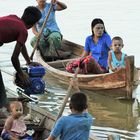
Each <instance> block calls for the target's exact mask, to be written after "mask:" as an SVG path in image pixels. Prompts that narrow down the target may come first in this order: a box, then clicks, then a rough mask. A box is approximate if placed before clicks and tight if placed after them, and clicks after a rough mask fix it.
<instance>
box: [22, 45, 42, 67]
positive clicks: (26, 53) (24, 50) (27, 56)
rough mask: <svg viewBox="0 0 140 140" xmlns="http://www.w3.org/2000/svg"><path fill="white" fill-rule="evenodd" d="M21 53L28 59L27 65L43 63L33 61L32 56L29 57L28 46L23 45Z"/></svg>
mask: <svg viewBox="0 0 140 140" xmlns="http://www.w3.org/2000/svg"><path fill="white" fill-rule="evenodd" d="M21 53H22V55H23V57H24V59H25V60H26V62H27V65H30V66H40V65H41V64H39V63H38V62H32V61H31V60H30V57H29V55H28V52H27V49H26V46H23V47H22V50H21Z"/></svg>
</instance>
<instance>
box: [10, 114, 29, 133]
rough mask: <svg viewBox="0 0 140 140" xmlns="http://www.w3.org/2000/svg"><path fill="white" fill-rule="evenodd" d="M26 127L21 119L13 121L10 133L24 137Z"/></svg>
mask: <svg viewBox="0 0 140 140" xmlns="http://www.w3.org/2000/svg"><path fill="white" fill-rule="evenodd" d="M26 129H27V128H26V125H25V123H24V120H23V117H20V118H19V119H16V120H14V121H13V125H12V128H11V131H12V132H14V133H16V134H17V135H18V136H24V135H25V131H26Z"/></svg>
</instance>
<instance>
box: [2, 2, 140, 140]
mask: <svg viewBox="0 0 140 140" xmlns="http://www.w3.org/2000/svg"><path fill="white" fill-rule="evenodd" d="M62 1H63V2H65V3H66V4H67V6H68V8H67V10H64V11H61V12H58V13H57V21H58V24H59V27H60V29H61V31H62V33H63V36H64V38H66V39H68V40H71V41H73V42H76V43H78V44H82V45H84V41H85V38H86V36H87V35H89V34H91V29H90V24H91V21H92V19H94V18H96V17H99V18H102V19H103V20H104V22H105V26H106V30H107V32H108V33H109V34H110V35H111V37H113V36H116V35H117V36H121V37H122V38H123V40H124V48H123V51H124V52H125V53H127V54H128V55H134V56H135V65H136V66H137V67H140V61H139V58H140V56H139V50H140V49H139V44H140V39H139V37H140V30H139V25H140V16H139V15H140V10H139V7H140V1H138V0H133V1H132V0H117V1H116V0H106V1H104V0H98V1H95V0H88V1H85V0H77V1H75V0H62ZM29 5H36V0H30V1H29V0H19V1H17V0H12V1H11V0H4V1H3V0H1V2H0V16H4V15H7V14H17V15H18V16H21V15H22V12H23V10H24V8H25V7H27V6H29ZM32 36H33V34H32V32H31V30H29V38H28V40H27V44H26V45H27V47H28V51H29V53H31V52H32V48H31V47H30V43H29V42H30V39H31V37H32ZM14 44H15V43H9V44H6V45H4V46H3V47H1V48H0V56H1V60H0V66H1V68H2V69H4V70H6V71H8V72H9V73H10V74H12V73H13V72H14V69H13V68H12V65H11V62H10V57H11V53H12V51H13V48H14ZM20 59H21V63H22V64H24V60H23V58H22V57H21V58H20ZM3 78H4V82H5V85H6V86H8V87H9V88H11V89H12V90H16V87H15V86H14V85H13V82H12V81H13V77H12V76H10V75H7V74H5V73H3ZM55 81H56V80H55V79H53V78H52V77H49V76H48V78H47V81H46V85H47V89H48V90H49V91H50V93H48V94H46V95H45V96H39V99H40V101H41V103H40V104H39V105H40V106H41V107H43V108H46V107H47V108H49V111H51V112H53V113H54V114H55V113H57V112H58V109H59V106H60V105H61V104H62V99H63V97H64V96H65V93H66V92H67V88H68V87H66V86H64V85H60V84H58V83H57V82H55ZM84 92H85V93H86V94H87V96H88V99H89V105H88V106H89V112H90V113H91V114H92V115H93V116H94V117H95V120H94V124H93V127H92V130H93V132H94V134H95V135H97V136H99V137H100V139H106V136H107V135H108V134H110V133H113V134H119V135H121V137H122V139H135V140H140V106H139V102H140V87H138V88H137V89H136V90H135V91H134V95H135V96H136V99H135V100H133V101H128V100H116V99H112V98H109V97H106V96H103V95H97V94H96V93H93V92H91V91H84ZM64 113H65V114H67V113H69V110H68V105H67V107H66V109H65V112H64Z"/></svg>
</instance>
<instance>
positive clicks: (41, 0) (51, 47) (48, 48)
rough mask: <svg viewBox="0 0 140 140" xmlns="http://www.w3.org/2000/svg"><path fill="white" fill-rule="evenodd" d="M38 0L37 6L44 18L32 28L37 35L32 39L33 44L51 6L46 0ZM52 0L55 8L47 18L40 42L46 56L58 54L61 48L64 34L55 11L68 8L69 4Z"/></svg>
mask: <svg viewBox="0 0 140 140" xmlns="http://www.w3.org/2000/svg"><path fill="white" fill-rule="evenodd" d="M36 1H37V3H38V5H37V8H38V9H39V10H40V11H41V13H42V18H41V19H40V20H39V22H37V23H36V25H35V26H33V28H32V31H33V33H34V35H35V37H34V38H33V39H32V40H31V45H32V46H34V45H35V42H36V40H37V37H38V34H39V31H40V29H41V27H42V25H43V23H44V20H45V18H46V16H47V14H48V11H49V9H50V6H51V3H47V2H46V0H36ZM51 2H52V3H53V8H52V11H51V13H50V15H49V18H48V20H47V23H46V26H45V28H44V30H43V35H42V36H41V39H40V42H39V49H40V51H41V54H42V55H43V56H44V57H46V56H55V55H57V54H56V49H61V40H62V35H61V32H60V29H59V27H58V25H57V22H56V19H55V12H56V11H61V10H64V9H66V8H67V6H66V5H65V4H64V3H62V2H60V1H57V0H52V1H51Z"/></svg>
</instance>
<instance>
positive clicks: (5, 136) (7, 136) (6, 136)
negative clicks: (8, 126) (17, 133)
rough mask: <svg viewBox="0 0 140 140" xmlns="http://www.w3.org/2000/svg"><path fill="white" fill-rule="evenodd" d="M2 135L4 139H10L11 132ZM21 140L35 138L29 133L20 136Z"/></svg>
mask: <svg viewBox="0 0 140 140" xmlns="http://www.w3.org/2000/svg"><path fill="white" fill-rule="evenodd" d="M1 137H2V139H3V140H10V137H11V134H10V133H8V132H4V133H2V134H1ZM20 140H33V137H32V136H29V135H25V136H22V137H20Z"/></svg>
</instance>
